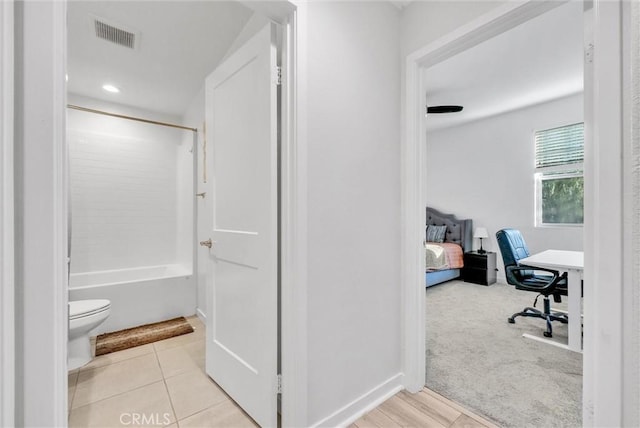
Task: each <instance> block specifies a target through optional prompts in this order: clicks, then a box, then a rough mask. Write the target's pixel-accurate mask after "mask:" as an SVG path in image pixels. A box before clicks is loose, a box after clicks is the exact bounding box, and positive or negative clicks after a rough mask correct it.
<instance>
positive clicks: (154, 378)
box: [69, 317, 495, 428]
mask: <svg viewBox="0 0 640 428" xmlns="http://www.w3.org/2000/svg"><path fill="white" fill-rule="evenodd" d="M188 321H189V322H190V323H191V325H193V327H194V329H195V331H194V332H193V333H190V334H185V335H182V336H178V337H174V338H171V339H166V340H163V341H160V342H156V343H151V344H148V345H143V346H138V347H136V348H131V349H127V350H124V351H120V352H114V353H111V354H106V355H102V356H99V357H96V358H95V359H94V360H93V361H91V362H90V363H89V364H87V365H86V366H84V367H82V368H80V369H78V370H74V371H72V372H69V426H70V427H123V426H128V427H131V426H135V427H140V426H168V427H170V428H178V427H180V428H187V427H221V428H243V427H256V426H257V425H256V424H255V423H254V422H253V420H252V419H251V418H250V417H249V416H247V414H246V413H244V412H243V411H242V410H241V409H240V408H239V407H238V406H237V405H236V404H235V402H234V401H233V400H231V398H229V396H227V395H226V394H225V393H224V392H223V391H222V390H221V389H220V388H219V387H218V386H217V385H216V384H215V383H214V382H213V381H212V380H211V379H210V378H209V377H208V376H207V375H206V374H205V371H204V364H205V342H204V338H205V334H204V332H205V329H204V325H203V324H202V322H200V320H199V319H198V318H197V317H190V318H188ZM370 427H371V428H395V427H434V428H436V427H437V428H442V427H445V428H463V427H468V428H495V425H493V424H492V423H491V422H489V421H487V420H484V419H482V418H481V417H478V416H476V415H474V414H473V413H471V412H469V411H467V410H466V409H464V408H462V407H461V406H459V405H457V404H456V403H454V402H452V401H449V400H447V399H446V398H444V397H442V396H440V395H438V394H436V393H434V392H432V391H429V390H427V389H424V390H423V391H421V392H419V393H418V394H408V393H406V392H400V393H398V394H396V395H395V396H393V397H391V398H390V399H389V400H387V401H385V402H384V403H382V404H381V405H380V406H378V407H377V408H376V409H374V410H372V411H371V412H369V413H367V414H366V415H364V416H363V417H361V418H360V419H358V420H357V421H356V422H354V423H353V424H352V425H351V426H350V428H370Z"/></svg>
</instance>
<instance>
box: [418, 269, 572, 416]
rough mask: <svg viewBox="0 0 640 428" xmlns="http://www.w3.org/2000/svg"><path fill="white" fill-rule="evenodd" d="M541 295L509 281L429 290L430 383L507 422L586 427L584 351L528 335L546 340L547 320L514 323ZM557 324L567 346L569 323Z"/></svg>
mask: <svg viewBox="0 0 640 428" xmlns="http://www.w3.org/2000/svg"><path fill="white" fill-rule="evenodd" d="M534 298H535V293H530V292H526V291H519V290H516V289H515V288H513V287H512V286H509V285H506V284H493V285H491V286H488V287H486V286H482V285H477V284H471V283H465V282H462V281H450V282H447V283H443V284H440V285H437V286H434V287H430V288H428V289H427V291H426V311H427V314H426V315H427V325H426V328H427V367H426V369H427V379H426V386H427V387H428V388H430V389H432V390H434V391H436V392H438V393H439V394H441V395H444V396H445V397H447V398H449V399H451V400H453V401H456V402H458V403H460V404H462V405H463V406H465V407H467V408H469V409H470V410H473V411H474V412H476V413H478V414H480V415H482V416H485V417H487V418H488V419H490V420H493V421H494V422H496V423H497V424H498V425H501V426H505V427H579V426H581V425H582V354H579V353H576V352H571V351H568V350H565V349H562V348H558V347H556V346H552V345H548V344H544V343H540V342H537V341H534V340H531V339H526V338H523V337H522V333H525V332H526V333H530V334H533V335H538V336H540V337H542V332H543V331H544V328H545V323H544V320H541V319H535V318H517V319H516V324H509V323H507V318H508V317H509V316H511V315H512V314H513V313H515V312H519V311H521V310H522V309H523V308H524V307H525V306H531V305H532V304H533V299H534ZM541 300H542V299H539V301H538V308H541V307H542V301H541ZM564 300H565V301H564V302H563V303H562V304H560V305H557V304H554V303H553V302H552V307H554V308H563V307H564V308H565V309H566V298H565V299H564ZM553 329H554V330H553V333H554V338H553V339H554V340H557V341H560V342H564V343H566V341H567V326H566V325H563V324H560V323H554V324H553Z"/></svg>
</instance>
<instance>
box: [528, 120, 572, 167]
mask: <svg viewBox="0 0 640 428" xmlns="http://www.w3.org/2000/svg"><path fill="white" fill-rule="evenodd" d="M535 143H536V168H545V167H549V166H558V165H567V164H573V163H581V162H582V161H583V160H584V123H575V124H573V125H567V126H561V127H559V128H553V129H545V130H543V131H537V132H536V133H535Z"/></svg>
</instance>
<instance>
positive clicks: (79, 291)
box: [69, 264, 196, 335]
mask: <svg viewBox="0 0 640 428" xmlns="http://www.w3.org/2000/svg"><path fill="white" fill-rule="evenodd" d="M195 288H196V284H195V276H194V275H192V270H191V268H190V267H189V268H187V267H185V266H182V265H177V264H175V265H163V266H146V267H137V268H130V269H118V270H108V271H95V272H79V273H72V274H71V275H70V277H69V300H70V301H73V300H85V299H109V300H110V301H111V315H110V316H109V318H107V320H106V321H105V322H104V323H103V324H102V325H100V326H99V327H98V328H97V329H96V330H94V331H93V332H92V333H91V334H92V335H96V334H100V333H105V332H111V331H117V330H122V329H125V328H130V327H136V326H139V325H143V324H148V323H152V322H157V321H163V320H166V319H170V318H175V317H178V316H189V315H193V314H194V313H195V312H196V298H195V295H196V292H195Z"/></svg>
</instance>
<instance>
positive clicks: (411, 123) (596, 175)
mask: <svg viewBox="0 0 640 428" xmlns="http://www.w3.org/2000/svg"><path fill="white" fill-rule="evenodd" d="M623 3H624V2H623V1H621V0H617V1H607V0H594V2H593V7H594V10H595V13H594V19H593V28H594V38H595V45H596V46H597V47H598V48H597V51H596V53H595V55H594V79H593V82H592V84H591V90H592V91H593V93H594V100H593V105H594V107H596V108H594V109H593V110H592V116H591V118H590V117H589V114H588V112H585V113H586V114H585V125H586V128H587V136H586V138H585V140H586V142H585V144H586V147H585V151H588V150H591V151H592V153H594V158H595V157H596V156H598V157H599V159H607V161H610V162H613V163H612V165H614V166H615V167H608V166H604V165H603V164H602V163H600V162H587V163H585V181H591V182H592V183H593V185H592V186H591V190H590V191H589V192H588V194H585V211H586V212H590V213H592V215H591V216H585V218H589V220H586V221H585V266H586V268H585V277H586V278H587V279H588V278H593V282H591V281H588V280H587V281H585V290H584V300H585V313H587V314H591V316H588V317H586V318H585V324H586V325H587V328H586V329H585V334H584V370H583V372H584V375H583V425H584V426H604V425H611V426H622V423H623V419H622V418H623V409H624V411H625V412H626V414H627V416H626V417H625V421H626V422H628V421H632V420H634V421H635V422H636V425H637V420H638V416H637V412H636V414H635V415H631V413H633V412H632V411H630V410H629V409H632V408H637V405H638V402H639V396H638V387H637V385H636V386H634V385H632V383H633V382H636V383H637V380H638V379H637V376H638V366H639V364H638V356H637V350H638V349H637V347H638V345H637V342H636V341H635V339H634V338H635V335H636V334H637V332H638V331H639V330H638V326H639V322H638V311H639V309H638V308H639V306H640V305H639V301H640V297H639V296H640V293H639V292H638V288H639V287H638V284H639V280H638V275H635V276H633V275H632V267H633V266H632V264H633V262H632V261H633V260H638V259H640V251H639V249H640V244H639V241H640V238H638V236H639V234H640V225H639V224H638V222H637V221H636V222H631V221H629V219H630V218H634V217H633V214H634V213H635V214H637V213H638V208H639V205H640V204H636V205H635V206H634V207H629V206H628V204H627V205H625V204H623V199H622V195H623V190H625V189H623V183H634V185H635V192H634V195H633V196H634V197H635V199H634V200H636V201H637V200H638V199H639V198H640V191H639V190H638V184H639V183H640V178H639V177H638V176H637V175H636V176H634V175H633V171H632V169H631V168H629V166H630V165H627V168H625V169H622V167H623V162H622V156H623V136H627V135H628V134H629V133H630V131H629V132H627V131H625V129H624V128H623V120H622V118H623V117H626V118H627V119H630V118H631V117H632V116H631V115H630V113H631V112H632V110H633V109H631V106H630V103H629V102H627V103H626V104H623V91H622V88H623V85H630V83H629V82H628V81H625V82H623V81H622V80H623V70H622V67H621V64H623V63H625V64H629V60H630V58H629V57H630V52H631V49H625V50H624V51H623V50H622V49H621V47H622V45H623V44H626V46H629V45H628V43H629V41H630V40H631V36H630V27H633V26H632V25H629V24H630V23H631V21H630V15H631V14H630V13H629V10H628V7H629V6H628V5H623ZM560 4H562V2H539V1H536V0H528V1H527V2H525V3H509V4H505V5H502V6H499V7H497V8H496V9H494V10H492V11H491V12H489V13H487V14H485V15H483V16H481V17H479V18H478V19H476V20H474V21H472V22H470V23H468V24H466V25H464V26H461V27H460V28H458V29H457V30H455V31H454V32H452V33H449V34H447V35H445V36H444V37H442V38H440V39H438V40H436V41H434V42H432V43H430V44H428V45H427V46H425V47H423V48H421V49H419V50H417V51H415V52H413V53H411V54H410V55H408V56H407V57H406V62H405V92H404V94H403V95H404V126H403V135H402V148H401V159H402V171H403V172H402V182H401V186H402V193H401V216H402V234H401V240H402V241H401V260H402V261H403V262H402V263H403V267H402V277H401V289H402V305H403V320H402V332H403V333H402V338H403V347H402V348H403V354H402V364H403V371H404V374H405V380H404V386H405V388H406V389H407V390H409V391H411V392H417V391H419V390H421V389H422V388H423V387H424V383H425V378H426V370H425V365H426V356H425V354H426V352H425V351H426V343H425V336H426V326H425V298H424V268H423V261H422V259H423V254H422V242H423V240H424V233H425V232H424V207H425V206H426V201H425V195H424V186H425V184H424V180H425V177H426V173H425V171H426V159H427V157H426V155H427V154H426V144H427V136H426V127H425V121H424V113H423V112H424V106H425V105H426V93H425V88H426V82H425V81H424V79H423V76H422V72H421V71H422V69H423V68H426V67H429V66H431V65H434V64H436V63H438V62H441V61H443V60H445V59H446V58H449V57H451V56H453V55H455V54H457V53H459V52H462V51H464V50H466V49H468V48H470V47H472V46H474V45H476V44H478V43H480V42H482V41H484V40H487V39H489V38H490V37H493V36H495V35H497V34H500V33H502V32H504V31H506V30H508V29H510V28H513V27H515V26H517V25H519V24H521V23H523V22H526V21H528V20H530V19H532V18H534V17H535V16H538V15H540V14H542V13H544V12H546V11H548V10H551V9H552V8H554V7H556V6H558V5H560ZM635 7H636V9H637V5H636V6H635ZM625 8H626V9H625ZM637 15H638V13H636V16H637ZM623 23H624V25H623ZM635 43H636V45H635V46H636V47H637V41H635ZM628 68H630V67H627V69H628ZM636 73H637V70H636ZM627 80H630V79H627ZM626 88H627V89H628V90H627V93H632V92H631V88H630V86H626ZM637 104H638V100H637V98H636V99H635V110H633V111H635V113H636V115H637V113H638V107H637ZM604 105H607V106H612V105H613V106H615V108H604V107H602V106H604ZM598 106H600V107H598ZM636 118H637V116H636ZM636 120H637V119H636ZM591 122H592V123H591ZM636 126H637V125H636ZM628 128H630V126H628ZM589 129H593V133H592V134H589ZM636 129H637V128H636ZM612 136H613V140H614V141H616V142H619V143H620V144H617V145H616V144H613V143H611V140H612V138H611V137H612ZM626 139H627V140H629V141H631V138H626ZM637 145H638V142H637V135H636V141H635V146H634V150H635V151H633V153H634V154H635V156H638V153H640V150H639V149H638V147H637ZM628 151H629V150H628V149H627V148H626V147H625V150H624V152H628ZM636 165H637V164H636ZM621 170H622V171H623V173H622V174H621V173H620V172H619V171H621ZM634 180H635V181H634ZM633 209H635V211H632V210H633ZM623 214H624V219H625V222H624V224H623ZM632 236H633V237H634V238H633V241H632V238H631V237H632ZM621 241H622V243H623V245H621V244H620V242H621ZM612 243H613V245H612ZM616 243H617V244H616ZM600 244H608V247H606V248H611V247H613V248H614V250H613V251H609V252H604V251H602V252H600V251H598V252H597V253H596V251H597V249H598V248H599V247H598V246H599V245H600ZM603 248H604V247H603ZM623 248H626V249H630V250H631V253H629V252H627V253H623V251H622V250H623ZM623 256H624V257H626V258H624V259H623ZM623 260H624V262H623ZM623 278H625V279H626V280H628V281H629V282H628V286H626V287H625V286H623ZM605 279H606V282H607V290H606V291H604V290H603V288H602V287H601V288H600V289H599V290H598V289H596V287H593V286H591V284H592V283H602V282H603V281H604V280H605ZM600 299H602V301H603V302H604V304H600V301H601V300H600ZM595 301H598V302H599V303H598V305H594V304H593V302H595ZM625 311H626V312H625ZM611 314H619V317H617V318H619V319H617V318H616V317H612V316H611ZM622 314H625V316H626V317H627V318H629V321H632V323H631V325H626V328H623V325H622ZM612 318H614V319H612ZM596 332H597V334H596ZM634 344H635V345H634ZM633 346H635V348H634V349H635V351H636V353H633V354H630V355H633V356H634V357H632V358H635V360H632V361H629V359H628V356H629V354H627V357H624V355H625V354H624V353H623V351H624V350H625V349H629V347H633ZM625 347H626V348H625ZM623 357H624V358H623ZM611 361H619V362H620V364H610V362H611ZM623 361H624V362H625V365H624V366H623ZM625 368H626V369H627V370H631V373H630V374H633V373H635V376H630V378H631V379H630V380H629V381H626V382H625V380H624V376H623V374H624V373H623V370H624V369H625ZM623 388H624V389H623ZM623 391H624V392H631V393H632V394H631V395H625V394H623ZM634 406H635V407H634ZM631 425H633V424H631Z"/></svg>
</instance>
